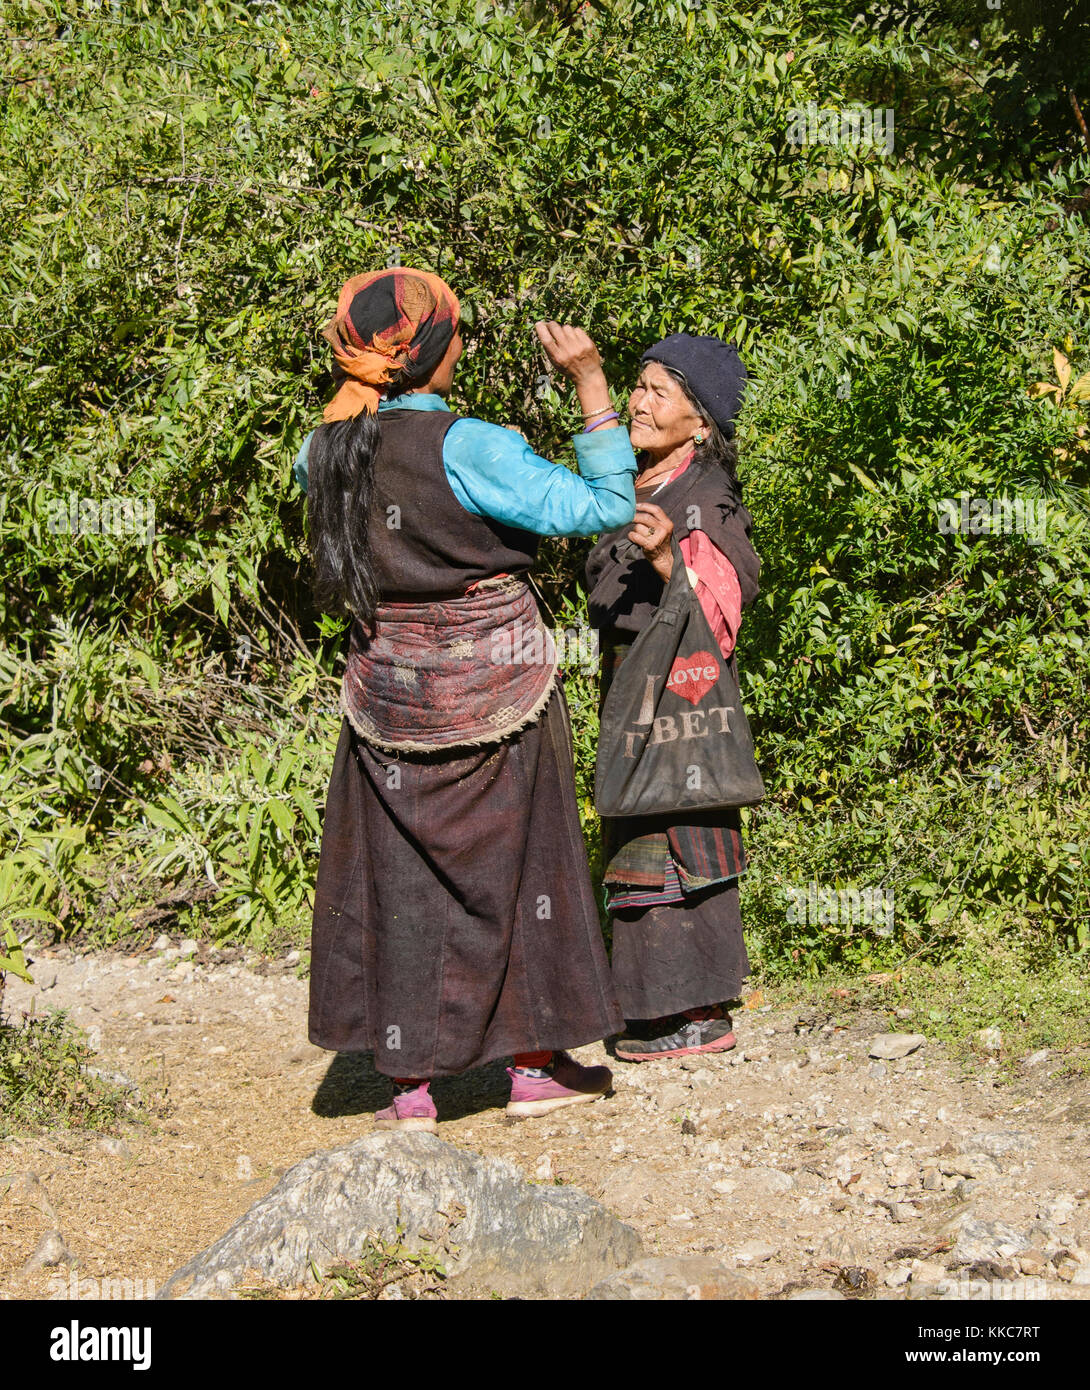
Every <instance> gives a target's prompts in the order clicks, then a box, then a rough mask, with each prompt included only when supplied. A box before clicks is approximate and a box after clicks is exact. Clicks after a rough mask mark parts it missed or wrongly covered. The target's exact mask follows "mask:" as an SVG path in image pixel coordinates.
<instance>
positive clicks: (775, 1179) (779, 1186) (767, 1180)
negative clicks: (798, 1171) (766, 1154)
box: [742, 1167, 795, 1197]
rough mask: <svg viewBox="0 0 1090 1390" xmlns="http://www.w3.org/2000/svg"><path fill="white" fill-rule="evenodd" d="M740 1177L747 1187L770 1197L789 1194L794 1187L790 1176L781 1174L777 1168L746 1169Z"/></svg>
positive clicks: (793, 1181)
mask: <svg viewBox="0 0 1090 1390" xmlns="http://www.w3.org/2000/svg"><path fill="white" fill-rule="evenodd" d="M742 1177H743V1180H744V1181H745V1183H746V1186H747V1187H749V1188H751V1189H753V1190H755V1191H757V1192H762V1193H765V1194H767V1195H768V1196H770V1197H773V1196H780V1195H782V1194H783V1193H784V1192H790V1191H791V1189H792V1188H793V1187H794V1186H795V1179H794V1178H793V1177H792V1176H791V1174H790V1173H781V1172H780V1170H779V1169H778V1168H765V1167H757V1168H748V1169H744V1170H743V1172H742Z"/></svg>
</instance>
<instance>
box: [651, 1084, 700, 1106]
mask: <svg viewBox="0 0 1090 1390" xmlns="http://www.w3.org/2000/svg"><path fill="white" fill-rule="evenodd" d="M692 1100H693V1098H692V1095H691V1094H690V1092H689V1088H688V1087H687V1086H680V1085H678V1083H677V1082H671V1083H670V1084H668V1085H666V1086H663V1088H662V1090H661V1091H660V1092H659V1093H658V1095H657V1096H656V1097H655V1104H656V1105H657V1106H658V1108H659V1109H660V1110H684V1109H685V1107H686V1106H687V1105H691V1104H692Z"/></svg>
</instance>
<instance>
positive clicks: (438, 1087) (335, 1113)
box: [310, 1052, 511, 1120]
mask: <svg viewBox="0 0 1090 1390" xmlns="http://www.w3.org/2000/svg"><path fill="white" fill-rule="evenodd" d="M510 1060H511V1059H510V1058H509V1057H508V1058H500V1059H498V1060H497V1061H495V1062H489V1063H488V1065H487V1066H484V1067H477V1068H476V1069H475V1070H473V1071H467V1072H465V1073H464V1074H463V1075H462V1076H442V1077H438V1078H437V1079H436V1080H435V1081H433V1082H432V1087H431V1094H432V1098H433V1099H434V1101H435V1108H436V1110H437V1111H438V1112H439V1119H440V1120H460V1119H462V1118H463V1117H464V1116H466V1115H476V1114H479V1113H480V1112H481V1111H484V1110H494V1109H500V1110H502V1109H503V1108H504V1106H505V1105H506V1104H507V1101H508V1098H509V1096H510V1093H511V1083H510V1080H509V1078H508V1076H507V1072H506V1070H505V1067H507V1066H509V1065H510ZM392 1094H393V1089H392V1086H391V1084H390V1078H389V1077H388V1076H383V1075H382V1074H381V1072H377V1071H376V1070H375V1067H374V1063H373V1061H372V1060H371V1054H370V1053H369V1052H338V1053H337V1055H336V1056H335V1057H334V1058H333V1060H332V1062H330V1064H329V1070H328V1071H327V1072H326V1074H325V1076H323V1077H322V1080H321V1081H320V1082H319V1084H318V1089H317V1090H316V1091H315V1093H314V1099H313V1100H312V1101H311V1105H310V1108H311V1110H312V1111H313V1112H314V1114H315V1115H320V1116H321V1117H322V1118H323V1119H327V1120H329V1119H338V1118H343V1117H344V1116H346V1115H366V1114H373V1113H374V1112H375V1111H376V1110H381V1109H382V1108H383V1107H384V1106H387V1105H389V1104H390V1099H391V1096H392Z"/></svg>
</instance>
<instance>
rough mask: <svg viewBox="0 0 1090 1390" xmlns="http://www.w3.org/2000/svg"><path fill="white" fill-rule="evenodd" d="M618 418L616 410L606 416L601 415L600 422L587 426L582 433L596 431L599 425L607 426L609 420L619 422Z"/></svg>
mask: <svg viewBox="0 0 1090 1390" xmlns="http://www.w3.org/2000/svg"><path fill="white" fill-rule="evenodd" d="M620 418H621V417H620V415H619V413H618V412H617V411H616V410H612V411H610V413H609V414H608V415H603V416H602V418H601V419H600V420H595V422H594V424H593V425H587V426H586V428H585V429H584V430H583V433H584V434H590V432H591V430H596V429H597V428H598V426H599V425H608V424H609V422H610V420H619V419H620Z"/></svg>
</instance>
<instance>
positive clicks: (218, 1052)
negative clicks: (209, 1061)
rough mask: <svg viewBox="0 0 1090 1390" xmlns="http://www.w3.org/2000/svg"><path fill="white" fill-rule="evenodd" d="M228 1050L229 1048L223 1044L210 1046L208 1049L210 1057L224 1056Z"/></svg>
mask: <svg viewBox="0 0 1090 1390" xmlns="http://www.w3.org/2000/svg"><path fill="white" fill-rule="evenodd" d="M226 1052H227V1049H226V1048H225V1047H224V1046H223V1045H222V1044H219V1045H217V1046H216V1047H210V1048H209V1049H208V1055H209V1056H210V1057H222V1056H224V1055H225V1054H226Z"/></svg>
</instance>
